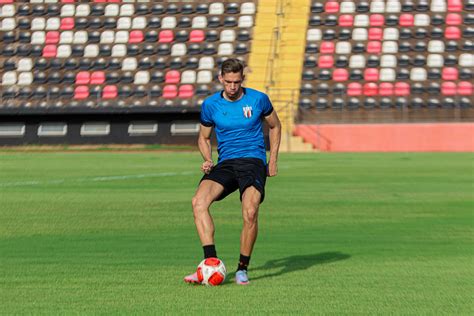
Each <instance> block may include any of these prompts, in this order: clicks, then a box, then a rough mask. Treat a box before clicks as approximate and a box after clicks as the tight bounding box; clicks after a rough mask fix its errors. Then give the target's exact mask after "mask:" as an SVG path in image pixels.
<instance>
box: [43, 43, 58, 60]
mask: <svg viewBox="0 0 474 316" xmlns="http://www.w3.org/2000/svg"><path fill="white" fill-rule="evenodd" d="M57 53H58V48H57V47H56V45H46V46H45V47H44V48H43V57H56V54H57Z"/></svg>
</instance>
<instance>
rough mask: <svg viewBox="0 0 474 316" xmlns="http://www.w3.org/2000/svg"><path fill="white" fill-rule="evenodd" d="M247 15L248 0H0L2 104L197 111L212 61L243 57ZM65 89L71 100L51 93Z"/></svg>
mask: <svg viewBox="0 0 474 316" xmlns="http://www.w3.org/2000/svg"><path fill="white" fill-rule="evenodd" d="M255 13H256V3H255V2H252V1H245V2H227V1H226V2H212V1H199V2H197V1H195V2H189V1H179V2H177V1H173V2H171V1H170V2H155V1H136V2H135V1H128V3H125V2H123V3H122V2H120V1H81V2H74V1H28V2H27V1H5V0H3V1H0V38H1V42H0V78H1V94H0V101H1V102H0V107H1V108H25V107H26V108H50V107H53V108H57V107H76V108H80V107H89V108H98V107H104V106H107V107H114V106H117V107H136V106H153V107H160V106H178V107H190V106H191V107H198V105H199V104H200V103H201V102H202V100H203V99H204V98H205V97H206V96H207V95H209V94H211V93H212V92H214V91H216V90H218V89H220V86H219V85H218V84H217V81H216V80H215V79H216V77H217V67H216V66H218V65H219V64H220V63H221V62H222V61H223V60H224V59H225V58H226V57H228V56H231V55H237V56H238V57H239V58H241V59H242V60H244V61H247V60H248V55H249V53H250V51H251V47H250V43H251V41H250V40H251V37H252V33H253V32H252V28H253V26H254V15H255ZM158 70H159V71H158ZM210 83H214V84H212V85H209V84H210ZM204 85H207V86H204ZM71 86H72V87H73V90H74V93H73V94H72V99H69V97H70V95H69V94H63V93H56V91H57V90H58V89H59V91H64V90H65V88H66V87H71ZM198 87H199V94H196V90H197V89H198ZM124 89H125V90H126V91H127V92H126V93H125V92H124V91H123V90H124ZM161 92H163V93H161ZM39 96H41V97H39Z"/></svg>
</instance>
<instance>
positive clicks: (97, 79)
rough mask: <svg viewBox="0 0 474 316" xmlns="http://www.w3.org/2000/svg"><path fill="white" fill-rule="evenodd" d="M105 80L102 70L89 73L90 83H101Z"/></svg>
mask: <svg viewBox="0 0 474 316" xmlns="http://www.w3.org/2000/svg"><path fill="white" fill-rule="evenodd" d="M104 82H105V73H104V72H103V71H94V72H93V73H92V75H91V82H90V83H91V84H103V83H104Z"/></svg>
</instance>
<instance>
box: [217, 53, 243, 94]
mask: <svg viewBox="0 0 474 316" xmlns="http://www.w3.org/2000/svg"><path fill="white" fill-rule="evenodd" d="M244 78H245V77H244V63H243V62H241V61H240V60H238V59H236V58H230V59H227V60H226V61H224V62H223V63H222V66H221V72H220V74H219V81H220V82H221V83H222V85H223V86H224V93H225V95H226V97H227V98H228V99H231V100H236V99H238V98H239V97H240V95H241V93H242V82H243V81H244Z"/></svg>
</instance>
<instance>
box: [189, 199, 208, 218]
mask: <svg viewBox="0 0 474 316" xmlns="http://www.w3.org/2000/svg"><path fill="white" fill-rule="evenodd" d="M208 204H209V203H208V202H207V201H206V200H205V199H204V198H203V197H200V196H197V195H195V196H194V197H193V199H192V205H193V213H194V216H199V214H201V213H202V212H206V211H207V209H208V208H209V205H208Z"/></svg>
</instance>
